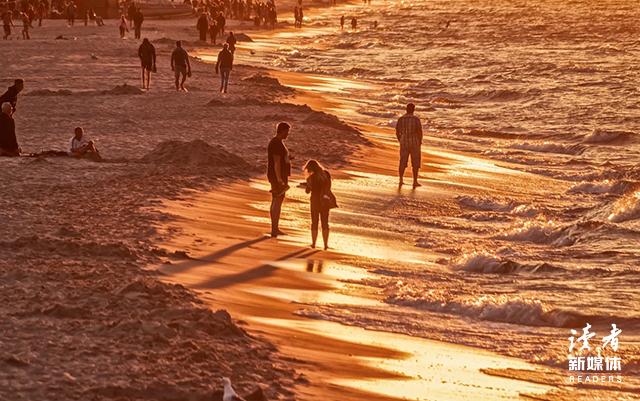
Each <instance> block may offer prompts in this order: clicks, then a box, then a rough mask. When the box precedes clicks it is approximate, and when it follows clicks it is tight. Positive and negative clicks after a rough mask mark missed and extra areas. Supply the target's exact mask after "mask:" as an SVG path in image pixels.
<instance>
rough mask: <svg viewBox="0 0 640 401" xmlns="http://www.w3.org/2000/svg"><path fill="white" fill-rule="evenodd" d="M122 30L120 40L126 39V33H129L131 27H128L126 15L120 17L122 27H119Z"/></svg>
mask: <svg viewBox="0 0 640 401" xmlns="http://www.w3.org/2000/svg"><path fill="white" fill-rule="evenodd" d="M118 28H119V29H120V39H124V36H125V33H127V32H129V27H128V26H127V19H126V18H125V16H124V15H121V16H120V25H119V27H118Z"/></svg>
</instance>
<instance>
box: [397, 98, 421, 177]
mask: <svg viewBox="0 0 640 401" xmlns="http://www.w3.org/2000/svg"><path fill="white" fill-rule="evenodd" d="M415 110H416V106H415V105H414V104H413V103H409V104H408V105H407V113H406V114H405V115H403V116H402V117H400V118H399V119H398V123H397V124H396V137H397V138H398V142H399V143H400V166H399V168H398V174H399V175H400V183H399V185H400V186H402V185H404V181H403V177H404V171H405V170H406V168H407V164H408V163H409V157H411V167H412V168H413V187H414V188H417V187H420V186H421V185H420V183H419V182H418V172H419V170H420V164H421V161H422V123H421V122H420V119H419V118H418V117H417V116H415V115H414V114H413V113H414V112H415Z"/></svg>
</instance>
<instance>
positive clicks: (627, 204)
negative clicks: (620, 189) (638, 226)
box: [608, 191, 640, 223]
mask: <svg viewBox="0 0 640 401" xmlns="http://www.w3.org/2000/svg"><path fill="white" fill-rule="evenodd" d="M636 219H640V191H636V192H632V193H630V194H628V195H625V196H624V197H622V198H620V199H619V200H618V201H617V202H616V203H615V204H614V205H613V210H612V211H611V214H610V215H609V217H608V220H609V221H611V222H614V223H621V222H623V221H628V220H636Z"/></svg>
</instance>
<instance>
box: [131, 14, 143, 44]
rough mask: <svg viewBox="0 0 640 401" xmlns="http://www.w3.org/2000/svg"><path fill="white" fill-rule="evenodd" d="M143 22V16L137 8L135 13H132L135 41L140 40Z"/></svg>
mask: <svg viewBox="0 0 640 401" xmlns="http://www.w3.org/2000/svg"><path fill="white" fill-rule="evenodd" d="M143 22H144V14H142V11H141V10H140V9H139V8H137V9H136V11H135V12H134V13H133V30H134V33H135V37H136V39H140V36H141V33H142V23H143Z"/></svg>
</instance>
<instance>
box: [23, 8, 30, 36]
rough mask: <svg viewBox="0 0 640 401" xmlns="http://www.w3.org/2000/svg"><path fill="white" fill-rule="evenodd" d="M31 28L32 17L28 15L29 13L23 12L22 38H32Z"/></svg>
mask: <svg viewBox="0 0 640 401" xmlns="http://www.w3.org/2000/svg"><path fill="white" fill-rule="evenodd" d="M29 28H31V19H30V18H29V16H28V15H27V13H22V39H23V40H29V39H31V35H29Z"/></svg>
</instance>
